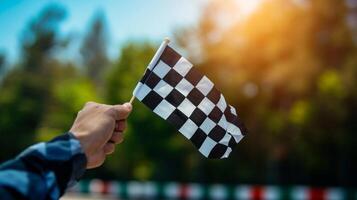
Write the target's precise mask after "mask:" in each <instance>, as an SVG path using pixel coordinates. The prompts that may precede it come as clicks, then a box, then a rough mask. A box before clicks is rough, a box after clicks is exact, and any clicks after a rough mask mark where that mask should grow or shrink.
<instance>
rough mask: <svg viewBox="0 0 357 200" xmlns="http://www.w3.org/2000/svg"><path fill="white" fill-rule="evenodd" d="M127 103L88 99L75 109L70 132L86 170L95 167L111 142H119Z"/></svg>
mask: <svg viewBox="0 0 357 200" xmlns="http://www.w3.org/2000/svg"><path fill="white" fill-rule="evenodd" d="M131 108H132V107H131V104H130V103H125V104H123V105H113V106H112V105H105V104H99V103H95V102H88V103H86V104H85V106H84V107H83V109H82V110H81V111H79V112H78V114H77V118H76V120H75V121H74V123H73V125H72V128H71V129H70V132H71V133H72V134H73V135H74V136H75V137H76V138H77V139H78V140H79V141H80V143H81V145H82V148H83V151H84V153H85V154H86V157H87V169H90V168H95V167H99V166H100V165H102V164H103V162H104V160H105V157H106V155H109V154H111V153H113V152H114V150H115V144H119V143H121V142H122V141H123V131H124V130H125V128H126V118H127V117H128V116H129V114H130V112H131Z"/></svg>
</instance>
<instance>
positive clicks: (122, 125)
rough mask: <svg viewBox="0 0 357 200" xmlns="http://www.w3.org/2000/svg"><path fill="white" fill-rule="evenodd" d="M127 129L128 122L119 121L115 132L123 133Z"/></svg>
mask: <svg viewBox="0 0 357 200" xmlns="http://www.w3.org/2000/svg"><path fill="white" fill-rule="evenodd" d="M125 129H126V120H119V121H116V123H115V129H114V131H115V132H123V131H124V130H125Z"/></svg>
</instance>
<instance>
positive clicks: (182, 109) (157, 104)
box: [133, 45, 246, 158]
mask: <svg viewBox="0 0 357 200" xmlns="http://www.w3.org/2000/svg"><path fill="white" fill-rule="evenodd" d="M133 95H134V96H135V97H136V98H137V99H138V100H139V101H141V102H143V103H144V104H145V105H146V106H147V107H149V108H150V109H151V110H152V111H153V112H154V113H156V114H157V115H159V116H160V117H161V118H163V119H164V120H166V121H168V122H169V123H171V124H172V125H173V126H174V127H175V128H176V129H177V130H178V131H179V132H180V133H181V134H182V135H184V136H185V137H186V138H187V139H189V140H190V141H191V142H192V143H193V144H194V145H195V146H196V147H197V148H198V150H199V151H200V152H201V153H202V154H203V155H204V156H205V157H208V158H227V157H228V156H229V154H230V153H231V152H232V150H233V148H234V146H235V145H236V144H237V143H238V142H239V141H240V140H241V139H242V138H243V135H245V132H246V129H245V127H244V125H243V123H242V122H241V121H240V120H239V119H238V116H237V113H236V110H235V108H234V107H232V106H231V105H228V104H227V102H226V100H225V98H224V96H223V95H222V94H221V92H220V91H219V90H218V89H217V88H216V87H215V86H214V84H213V83H212V81H210V80H209V79H208V78H207V77H206V76H204V75H202V74H201V73H200V72H199V71H198V70H197V69H195V68H194V67H193V65H192V64H191V63H190V62H189V61H188V60H187V59H185V58H184V57H182V56H181V55H180V54H179V53H177V52H176V51H175V50H174V49H173V48H171V47H170V46H169V45H166V46H165V47H164V49H163V50H162V53H161V55H159V57H158V59H157V60H156V61H155V63H153V65H152V66H150V65H149V67H148V68H147V69H146V71H145V74H144V76H143V77H142V79H141V80H140V82H139V83H138V84H137V85H136V88H135V90H134V94H133Z"/></svg>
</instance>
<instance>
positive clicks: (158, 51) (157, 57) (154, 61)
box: [129, 37, 170, 105]
mask: <svg viewBox="0 0 357 200" xmlns="http://www.w3.org/2000/svg"><path fill="white" fill-rule="evenodd" d="M169 42H170V39H169V38H168V37H165V38H164V41H162V43H161V45H160V47H159V49H158V50H157V51H156V53H155V55H154V57H153V58H152V60H151V61H150V63H149V69H152V68H153V67H154V65H155V64H156V62H157V60H158V59H159V58H160V56H161V54H162V52H163V51H164V49H165V47H166V46H167V44H169ZM135 89H136V88H135ZM135 89H134V92H133V96H131V99H130V101H129V103H130V104H131V105H133V102H134V100H135V93H136V90H135Z"/></svg>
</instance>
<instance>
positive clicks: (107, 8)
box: [0, 0, 207, 61]
mask: <svg viewBox="0 0 357 200" xmlns="http://www.w3.org/2000/svg"><path fill="white" fill-rule="evenodd" d="M206 1H207V0H150V1H147V0H127V1H124V0H95V1H94V0H61V1H55V0H34V1H30V0H0V27H1V31H0V51H5V53H6V56H7V57H8V59H9V60H10V61H11V60H16V57H17V56H18V55H19V54H18V50H19V43H18V42H19V37H20V35H21V32H22V30H23V29H24V27H25V25H26V24H27V22H28V21H29V20H31V19H32V18H33V17H35V16H37V15H38V13H39V11H40V10H41V9H42V8H43V7H45V6H46V5H48V4H49V3H58V4H60V5H63V6H64V7H65V8H66V9H67V18H66V20H65V21H64V23H63V24H62V27H61V31H62V32H63V33H72V34H75V35H80V36H81V35H83V34H85V31H86V30H87V28H88V26H89V25H90V20H91V18H92V17H93V14H94V13H95V12H96V11H98V10H102V11H104V13H105V15H106V18H107V22H108V29H109V33H110V35H109V36H110V39H111V40H110V46H109V48H110V54H112V55H117V52H118V50H119V49H120V45H121V44H123V42H124V41H126V40H128V39H147V40H151V41H158V42H159V41H160V40H161V39H162V38H163V37H165V36H170V35H171V33H172V31H173V30H174V28H177V27H179V26H187V25H192V26H194V25H195V24H196V23H197V21H198V19H199V16H200V13H201V11H202V8H203V7H204V4H205V2H206Z"/></svg>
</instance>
